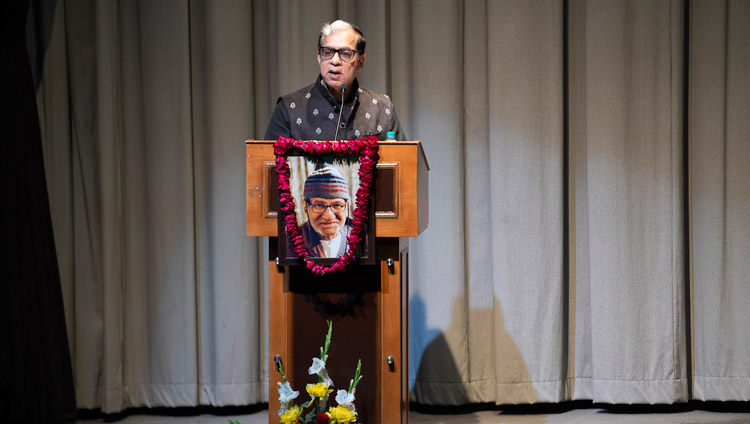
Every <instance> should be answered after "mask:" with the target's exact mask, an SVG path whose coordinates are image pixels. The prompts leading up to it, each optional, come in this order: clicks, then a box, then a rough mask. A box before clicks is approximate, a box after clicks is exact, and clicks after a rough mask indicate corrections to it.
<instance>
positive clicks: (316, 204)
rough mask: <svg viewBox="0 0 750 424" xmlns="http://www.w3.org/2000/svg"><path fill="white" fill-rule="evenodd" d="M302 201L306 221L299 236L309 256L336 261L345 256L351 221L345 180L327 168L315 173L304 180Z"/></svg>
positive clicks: (333, 170) (333, 169)
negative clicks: (334, 259) (303, 202)
mask: <svg viewBox="0 0 750 424" xmlns="http://www.w3.org/2000/svg"><path fill="white" fill-rule="evenodd" d="M303 197H304V201H305V205H304V209H305V215H306V216H307V221H306V222H305V223H304V224H302V226H301V227H300V232H301V233H302V236H303V238H304V241H305V247H307V251H308V252H309V253H310V256H311V257H313V258H338V257H340V256H342V255H343V254H345V253H346V251H347V250H348V246H347V237H348V236H349V233H350V232H351V230H352V221H351V219H350V218H349V214H348V212H349V187H348V185H347V184H346V180H344V177H342V176H341V174H340V173H339V171H338V170H336V168H333V167H331V166H330V165H326V166H324V167H323V168H320V169H316V170H315V171H313V173H312V174H310V176H308V177H307V180H305V188H304V192H303Z"/></svg>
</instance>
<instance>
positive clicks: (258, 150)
mask: <svg viewBox="0 0 750 424" xmlns="http://www.w3.org/2000/svg"><path fill="white" fill-rule="evenodd" d="M273 143H274V141H264V140H248V141H246V144H245V151H246V164H247V165H246V172H247V175H246V182H247V193H246V199H247V235H248V236H268V237H270V238H269V256H270V257H269V261H268V303H269V305H268V310H269V334H270V335H269V361H270V362H269V372H270V377H269V380H270V381H269V405H268V422H269V423H271V424H272V423H278V422H279V420H278V415H277V411H278V409H279V400H278V393H277V387H278V386H277V384H276V383H277V382H279V381H281V375H280V374H279V372H278V368H277V366H278V365H277V363H278V362H280V363H281V364H283V367H284V372H285V374H286V377H287V379H288V380H289V381H290V382H291V383H292V387H293V388H294V390H298V391H299V392H300V396H299V397H298V398H297V404H302V403H306V402H307V401H308V400H309V396H308V395H307V393H306V392H305V385H306V384H307V383H314V382H316V381H317V380H315V379H314V376H310V375H308V373H307V369H308V367H309V366H310V364H311V363H312V358H313V357H314V356H318V355H319V353H320V352H319V349H320V346H322V344H323V341H324V338H325V332H326V329H327V328H326V325H325V322H326V320H330V321H332V322H333V343H332V345H331V348H330V350H329V359H328V363H327V364H326V366H327V368H328V371H329V374H330V376H331V378H332V379H333V381H334V389H346V388H347V387H348V385H349V379H350V378H353V376H354V370H355V368H356V364H357V359H361V360H362V375H363V379H362V382H361V383H360V384H359V386H358V387H357V393H356V398H357V399H356V401H355V405H356V407H357V412H358V414H359V421H360V422H363V423H367V424H370V423H382V424H394V423H407V422H408V420H409V414H408V408H409V384H408V359H409V349H408V340H409V337H408V321H409V314H408V300H409V293H408V288H409V281H408V277H409V270H408V264H409V243H408V240H409V239H408V238H409V237H416V236H418V235H419V234H420V233H421V232H422V231H423V230H424V229H425V228H426V227H427V223H428V199H427V187H428V176H427V174H428V171H429V166H428V164H427V159H426V157H425V154H424V151H423V150H422V145H421V144H420V142H419V141H403V142H380V143H379V151H378V154H379V156H380V159H379V161H378V165H377V168H378V177H377V181H376V185H375V186H376V194H375V208H374V210H375V235H376V246H375V250H376V258H377V261H376V264H375V265H358V264H353V265H350V266H349V267H348V269H347V270H346V271H345V272H340V273H336V274H333V275H330V276H325V277H317V276H315V275H313V274H312V273H311V272H309V271H308V270H307V269H305V268H304V267H302V266H290V267H281V266H278V265H277V263H276V256H277V255H278V247H277V242H278V239H277V233H278V231H277V211H278V198H279V195H278V188H277V182H276V171H275V156H274V152H273ZM334 396H335V392H334V393H333V396H332V397H331V400H332V399H333V397H334Z"/></svg>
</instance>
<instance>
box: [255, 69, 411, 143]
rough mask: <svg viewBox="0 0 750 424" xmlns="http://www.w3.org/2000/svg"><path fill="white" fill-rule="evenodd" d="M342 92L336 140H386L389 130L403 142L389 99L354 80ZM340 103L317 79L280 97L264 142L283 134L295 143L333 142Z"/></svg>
mask: <svg viewBox="0 0 750 424" xmlns="http://www.w3.org/2000/svg"><path fill="white" fill-rule="evenodd" d="M345 93H346V97H347V99H346V101H345V102H344V106H343V107H344V110H343V112H342V116H341V123H340V125H339V131H338V136H337V138H338V139H340V140H348V139H351V138H363V137H367V136H370V135H373V136H375V137H377V138H378V140H385V137H386V133H387V132H388V131H394V132H396V139H397V140H403V139H404V135H403V134H402V133H401V126H400V125H399V122H398V118H397V117H396V112H395V111H394V108H393V103H391V99H390V98H389V97H388V96H386V95H385V94H380V93H377V92H375V91H372V90H369V89H367V88H364V87H360V86H359V83H358V82H357V80H356V79H355V80H354V82H353V83H352V87H351V88H349V89H347V90H346V92H345ZM350 93H351V94H350ZM340 100H341V99H339V100H338V101H337V100H336V99H334V98H333V96H332V95H331V93H330V92H329V91H328V89H327V88H326V87H325V86H324V85H323V84H322V83H321V77H320V76H318V79H317V80H316V81H315V83H313V84H311V85H309V86H307V87H305V88H302V89H300V90H297V91H295V92H293V93H291V94H287V95H285V96H282V97H280V98H279V100H278V101H277V103H276V109H274V112H273V116H272V117H271V121H270V122H269V124H268V129H267V130H266V135H265V139H266V140H276V139H277V138H279V136H280V135H283V136H284V137H289V138H293V139H295V140H333V139H334V137H335V136H336V122H337V121H338V117H339V111H340V108H341V102H340Z"/></svg>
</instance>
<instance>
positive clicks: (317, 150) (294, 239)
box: [273, 136, 378, 275]
mask: <svg viewBox="0 0 750 424" xmlns="http://www.w3.org/2000/svg"><path fill="white" fill-rule="evenodd" d="M273 150H274V154H275V155H276V173H277V175H278V184H279V211H280V213H281V214H282V216H283V219H284V224H285V227H286V231H287V234H288V235H289V240H290V241H291V243H292V246H293V250H294V252H295V253H296V254H297V255H298V256H299V258H300V259H302V260H303V261H304V262H305V266H306V267H307V268H308V269H309V270H310V271H311V272H312V273H314V274H317V275H323V274H330V273H333V272H337V271H342V270H344V269H345V268H346V266H347V265H348V264H349V263H351V262H353V261H354V260H355V257H354V252H356V250H357V246H358V245H359V243H360V242H361V241H362V232H363V229H364V227H365V224H366V223H367V218H368V216H369V213H370V199H371V197H372V196H371V194H372V190H373V188H374V185H375V170H376V166H377V161H378V160H377V158H378V156H377V153H378V142H377V138H375V137H372V136H370V137H367V138H362V139H352V140H348V141H347V140H337V141H301V140H293V139H290V138H286V137H284V136H281V137H279V139H278V140H277V141H276V143H274V145H273ZM293 150H297V151H302V152H304V153H306V154H308V155H317V156H324V155H331V156H333V157H334V158H344V157H347V156H352V155H359V157H360V159H359V189H358V190H357V194H356V208H355V209H354V212H353V215H354V216H353V219H352V224H353V228H352V231H351V233H350V234H349V236H348V237H347V243H348V245H349V249H348V251H347V252H346V253H345V254H344V255H342V256H341V257H340V258H339V259H338V261H336V262H334V263H333V264H331V265H330V266H328V265H321V264H316V263H315V261H314V259H313V258H311V257H310V254H309V253H308V251H307V248H306V247H305V244H304V238H303V236H302V234H301V233H300V229H299V227H298V226H297V215H296V213H295V204H294V197H293V196H292V192H291V186H290V184H289V163H288V161H287V155H288V154H289V153H290V152H291V151H293Z"/></svg>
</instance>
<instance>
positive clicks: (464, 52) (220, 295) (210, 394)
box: [30, 0, 750, 412]
mask: <svg viewBox="0 0 750 424" xmlns="http://www.w3.org/2000/svg"><path fill="white" fill-rule="evenodd" d="M36 7H37V9H38V10H37V12H38V15H37V16H46V17H47V19H41V20H36V21H34V22H31V23H30V31H32V32H33V33H34V34H36V35H37V39H36V43H35V45H34V46H32V47H33V48H34V49H36V52H41V53H42V54H36V55H33V56H34V57H40V58H43V62H39V63H37V66H38V69H39V70H40V73H39V79H40V81H41V83H40V86H39V89H38V98H39V105H40V106H39V107H40V112H41V115H40V116H41V119H42V131H43V137H44V148H45V160H46V168H47V179H48V184H49V191H50V199H51V204H52V214H53V220H54V228H55V236H56V243H57V250H58V258H59V261H60V267H61V273H62V275H61V278H62V281H63V290H64V296H65V302H66V303H65V304H66V319H67V325H68V331H69V336H70V341H71V352H72V355H73V358H74V367H75V378H76V387H77V398H78V406H79V407H81V408H96V407H101V408H102V410H103V411H105V412H116V411H120V410H122V409H124V408H127V407H133V406H181V405H201V404H205V405H231V404H253V403H259V402H263V401H266V400H267V391H268V387H267V377H268V369H267V366H266V363H267V358H268V355H269V353H268V351H267V330H266V329H267V318H266V317H267V313H266V311H265V309H264V308H265V305H266V298H265V275H264V272H265V258H266V257H267V254H268V253H267V252H266V250H267V247H266V241H265V240H263V239H256V238H248V237H246V236H245V235H244V233H245V229H244V179H243V178H244V153H243V152H244V150H243V147H244V146H243V141H244V140H245V139H248V138H256V137H261V136H262V135H263V134H264V132H265V127H266V124H267V121H268V118H269V117H270V113H271V110H272V108H273V105H274V103H275V100H276V97H277V96H279V95H280V94H283V93H287V92H290V91H292V90H294V89H297V88H299V87H301V86H303V85H306V84H309V83H310V82H311V81H313V80H314V78H315V76H316V72H317V64H316V62H315V47H316V38H317V33H318V30H319V28H320V26H321V25H322V24H323V23H324V22H327V21H331V20H333V19H336V18H342V19H346V20H350V21H352V22H355V23H357V24H359V25H360V26H361V27H362V29H363V31H364V33H365V35H366V37H367V41H368V47H367V64H366V66H365V70H364V71H363V73H362V74H361V76H360V81H361V83H362V84H364V85H366V86H368V87H370V88H372V89H375V90H378V91H381V92H386V93H388V94H389V95H390V96H391V97H392V99H393V100H394V103H395V105H396V109H397V111H398V114H399V118H400V119H401V122H402V124H403V125H404V127H405V128H406V131H407V134H408V135H409V137H410V138H413V139H421V140H422V141H423V143H424V147H425V150H426V153H427V156H428V159H429V162H430V167H431V173H430V191H431V193H430V226H429V228H428V229H427V230H426V231H425V232H424V233H423V234H422V235H421V236H420V237H418V238H416V239H412V240H411V244H410V245H411V254H410V257H411V260H412V262H411V266H410V272H411V275H410V279H411V282H412V285H411V287H410V299H409V305H410V340H409V341H410V352H409V354H410V376H409V384H410V388H411V391H412V400H414V401H417V402H421V403H427V404H460V403H470V402H494V403H498V404H507V403H534V402H560V401H565V400H570V399H592V400H594V401H597V402H613V403H672V402H679V401H685V400H688V399H692V398H695V399H707V400H708V399H719V400H749V399H750V371H749V370H750V354H748V353H747V352H750V336H748V334H747V332H743V327H744V324H745V323H746V322H748V320H750V309H748V308H747V307H746V305H747V304H749V303H750V281H748V277H747V276H748V275H750V269H748V265H747V260H746V258H748V257H750V244H748V240H750V212H748V211H750V185H749V184H748V181H750V138H749V137H750V136H748V134H750V131H749V130H750V128H748V125H749V124H748V117H749V116H748V99H750V74H749V72H750V71H749V70H750V66H748V61H749V58H750V9H749V8H748V3H747V2H744V1H742V0H736V1H727V2H714V1H709V0H700V1H698V0H695V1H689V2H687V3H686V2H684V1H682V0H671V1H661V2H653V1H649V0H632V1H590V0H568V1H563V0H560V1H534V2H529V1H522V0H516V1H511V0H497V1H493V0H485V1H483V0H477V1H458V0H452V1H449V0H438V1H426V0H425V1H417V0H414V1H393V0H376V1H368V2H358V1H354V0H350V1H344V0H340V1H334V0H329V1H314V2H310V1H294V0H286V1H254V2H204V1H189V2H184V1H183V2H180V1H169V0H165V1H160V2H146V1H142V2H129V1H128V2H124V1H123V2H119V1H114V0H107V1H93V0H79V1H70V0H68V1H62V0H60V1H57V2H54V3H47V2H40V3H39V4H37V5H36ZM686 17H687V18H686ZM686 19H687V21H686ZM686 31H687V32H686Z"/></svg>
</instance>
